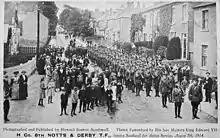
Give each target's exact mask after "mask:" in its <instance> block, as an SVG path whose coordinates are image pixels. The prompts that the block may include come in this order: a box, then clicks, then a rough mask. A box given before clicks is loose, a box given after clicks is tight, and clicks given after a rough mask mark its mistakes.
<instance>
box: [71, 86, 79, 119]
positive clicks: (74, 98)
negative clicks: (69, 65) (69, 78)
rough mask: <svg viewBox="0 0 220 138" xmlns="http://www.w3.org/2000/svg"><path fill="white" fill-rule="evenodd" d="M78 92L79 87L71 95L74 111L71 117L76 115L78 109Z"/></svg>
mask: <svg viewBox="0 0 220 138" xmlns="http://www.w3.org/2000/svg"><path fill="white" fill-rule="evenodd" d="M78 99H79V97H78V90H77V87H74V88H73V90H72V93H71V101H72V110H71V116H72V117H73V115H76V107H77V103H78Z"/></svg>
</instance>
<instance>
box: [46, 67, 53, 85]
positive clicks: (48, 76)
mask: <svg viewBox="0 0 220 138" xmlns="http://www.w3.org/2000/svg"><path fill="white" fill-rule="evenodd" d="M51 78H52V73H51V67H50V66H47V67H46V77H45V85H46V87H47V85H48V83H49V82H50V80H51Z"/></svg>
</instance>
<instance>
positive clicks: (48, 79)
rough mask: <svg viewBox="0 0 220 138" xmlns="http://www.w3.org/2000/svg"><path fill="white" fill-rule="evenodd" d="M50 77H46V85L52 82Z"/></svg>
mask: <svg viewBox="0 0 220 138" xmlns="http://www.w3.org/2000/svg"><path fill="white" fill-rule="evenodd" d="M50 79H51V78H50V77H46V78H45V85H46V87H47V86H48V83H49V82H50Z"/></svg>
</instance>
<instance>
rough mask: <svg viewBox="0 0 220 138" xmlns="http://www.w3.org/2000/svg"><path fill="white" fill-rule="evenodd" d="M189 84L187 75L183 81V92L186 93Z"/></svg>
mask: <svg viewBox="0 0 220 138" xmlns="http://www.w3.org/2000/svg"><path fill="white" fill-rule="evenodd" d="M188 86H189V83H188V81H187V80H186V76H184V77H183V81H182V82H181V87H182V89H183V92H184V93H186V88H187V87H188Z"/></svg>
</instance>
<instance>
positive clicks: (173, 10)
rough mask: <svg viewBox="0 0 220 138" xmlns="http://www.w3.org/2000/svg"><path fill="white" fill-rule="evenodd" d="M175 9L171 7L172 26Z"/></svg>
mask: <svg viewBox="0 0 220 138" xmlns="http://www.w3.org/2000/svg"><path fill="white" fill-rule="evenodd" d="M174 17H175V8H174V7H172V24H174Z"/></svg>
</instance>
